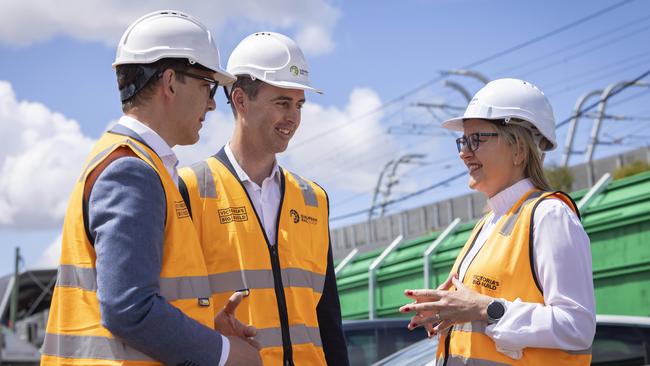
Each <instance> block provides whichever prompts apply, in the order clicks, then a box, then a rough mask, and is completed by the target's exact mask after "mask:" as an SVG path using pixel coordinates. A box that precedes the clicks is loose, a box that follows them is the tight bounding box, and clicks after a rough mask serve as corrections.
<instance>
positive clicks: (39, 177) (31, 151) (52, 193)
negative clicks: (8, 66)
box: [0, 81, 93, 229]
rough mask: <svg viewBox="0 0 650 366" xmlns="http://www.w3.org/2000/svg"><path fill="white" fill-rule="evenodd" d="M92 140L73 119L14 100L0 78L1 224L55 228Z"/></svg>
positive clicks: (35, 104) (39, 105) (35, 105)
mask: <svg viewBox="0 0 650 366" xmlns="http://www.w3.org/2000/svg"><path fill="white" fill-rule="evenodd" d="M92 143H93V140H92V139H90V138H88V137H86V136H84V135H83V134H82V132H81V130H80V127H79V124H78V123H77V122H76V121H74V120H71V119H67V118H66V117H65V116H63V115H61V114H60V113H56V112H53V111H51V110H49V109H48V108H47V107H45V106H44V105H42V104H40V103H34V102H27V101H18V100H16V95H15V94H14V91H13V89H12V87H11V84H9V83H7V82H4V81H0V210H2V211H1V212H2V213H3V214H2V215H0V227H2V226H11V227H16V228H28V229H29V228H40V229H43V228H52V227H57V226H60V224H61V219H62V218H63V215H64V213H65V209H66V206H67V201H68V196H69V194H70V192H71V189H72V186H73V184H74V180H75V179H76V178H77V177H78V176H79V173H80V171H81V167H82V164H83V161H84V159H85V157H86V155H87V153H88V151H89V150H90V147H91V146H92Z"/></svg>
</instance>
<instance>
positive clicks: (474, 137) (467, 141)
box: [456, 132, 499, 152]
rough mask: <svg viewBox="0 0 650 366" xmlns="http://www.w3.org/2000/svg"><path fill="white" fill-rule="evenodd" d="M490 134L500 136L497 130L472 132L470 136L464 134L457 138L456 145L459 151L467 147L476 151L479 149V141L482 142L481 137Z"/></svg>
mask: <svg viewBox="0 0 650 366" xmlns="http://www.w3.org/2000/svg"><path fill="white" fill-rule="evenodd" d="M490 136H499V134H498V133H496V132H476V133H472V134H470V135H469V136H463V137H459V138H457V139H456V147H457V148H458V152H461V150H463V149H464V148H465V147H467V148H468V149H469V151H476V150H477V149H478V146H479V143H480V142H481V137H490Z"/></svg>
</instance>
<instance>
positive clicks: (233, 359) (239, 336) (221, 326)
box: [214, 292, 262, 366]
mask: <svg viewBox="0 0 650 366" xmlns="http://www.w3.org/2000/svg"><path fill="white" fill-rule="evenodd" d="M243 298H244V294H243V293H242V292H235V293H233V294H232V296H230V298H229V299H228V302H227V303H226V305H225V306H224V307H223V309H221V311H219V312H218V313H217V316H216V317H215V318H214V328H215V329H216V330H217V331H218V332H219V333H221V334H222V335H224V336H226V337H228V340H229V341H230V352H229V354H228V360H227V361H226V365H227V366H230V365H232V366H236V365H262V359H261V358H260V353H259V350H260V343H259V342H258V341H256V340H255V339H254V338H253V337H255V335H256V334H257V329H256V328H255V327H254V326H252V325H245V324H244V323H242V322H240V321H239V320H238V319H237V318H236V317H235V310H236V309H237V306H239V304H240V303H241V302H242V299H243Z"/></svg>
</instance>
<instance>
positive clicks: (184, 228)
mask: <svg viewBox="0 0 650 366" xmlns="http://www.w3.org/2000/svg"><path fill="white" fill-rule="evenodd" d="M118 148H128V149H131V150H132V151H133V153H134V155H135V156H137V157H139V158H140V159H142V160H144V161H145V162H146V163H148V164H149V165H150V166H151V167H152V168H153V169H154V170H155V171H156V172H157V173H158V176H159V177H160V180H161V182H162V185H163V188H164V190H165V198H166V201H167V218H166V222H165V233H164V243H163V257H162V266H161V270H160V295H161V296H163V297H165V298H166V299H167V300H168V301H169V302H170V303H171V304H172V305H174V306H175V307H177V308H178V309H180V310H181V311H182V312H183V313H185V314H186V315H187V316H189V317H191V318H193V319H195V320H196V321H198V322H200V323H202V324H203V325H205V326H206V327H209V328H212V329H214V315H215V312H214V308H213V306H212V304H210V285H209V282H208V277H207V274H208V273H207V269H206V266H205V262H204V260H203V252H202V250H201V246H200V244H199V240H198V237H197V235H196V231H195V229H194V226H193V225H192V220H191V219H190V217H189V214H188V212H187V208H186V207H185V204H184V202H183V199H182V197H181V195H180V193H179V192H178V189H177V188H176V185H175V184H174V182H173V180H172V178H171V177H170V176H169V173H168V172H167V170H166V169H165V167H164V165H163V163H162V161H161V160H160V158H159V157H158V156H157V155H156V154H155V153H154V152H153V150H151V149H150V148H149V147H147V146H146V145H144V144H143V143H141V142H139V141H137V140H135V139H133V138H130V137H127V136H123V135H120V134H116V133H111V132H107V133H105V134H104V135H103V136H102V137H101V138H100V139H99V141H98V142H97V144H95V146H94V147H93V149H92V152H91V153H90V155H89V158H88V160H87V162H86V165H85V166H86V167H85V169H84V171H83V173H82V175H81V177H80V179H78V180H77V182H76V184H75V186H74V189H73V192H72V196H71V198H70V203H69V205H68V210H67V213H66V216H65V221H64V224H63V236H62V248H61V259H60V263H59V269H58V277H57V282H56V287H55V288H54V297H53V298H52V305H51V307H50V314H49V319H48V323H47V331H46V335H45V342H44V344H43V349H42V357H41V365H70V366H73V365H74V366H77V365H78V366H81V365H84V366H85V365H161V363H159V362H157V361H155V360H153V359H151V358H150V357H148V356H147V355H145V354H143V353H141V352H139V351H138V350H136V349H133V348H131V347H129V346H128V345H127V344H125V343H124V342H122V341H121V340H120V339H116V338H115V337H114V336H113V335H112V334H111V333H110V332H109V331H108V330H107V329H106V328H104V327H103V326H102V325H101V316H100V310H99V301H98V300H97V279H96V278H97V272H96V268H95V261H96V253H95V249H94V247H93V244H92V243H91V241H90V239H89V237H88V235H87V234H86V230H85V226H84V214H83V193H84V186H85V183H86V179H87V178H88V176H89V175H90V173H91V172H92V171H93V170H94V169H95V168H96V167H97V166H98V165H99V164H100V163H101V162H103V161H104V160H105V159H106V158H107V157H109V156H110V155H111V153H113V152H114V151H115V150H116V149H118ZM151 336H155V334H152V335H151Z"/></svg>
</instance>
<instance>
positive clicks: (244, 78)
mask: <svg viewBox="0 0 650 366" xmlns="http://www.w3.org/2000/svg"><path fill="white" fill-rule="evenodd" d="M263 83H264V82H263V81H261V80H260V79H255V80H253V78H251V77H250V76H248V75H237V80H236V81H235V83H234V84H232V86H231V87H230V88H231V89H230V94H228V102H230V109H232V113H233V115H234V116H235V117H237V110H236V109H235V105H234V104H233V103H232V100H231V96H232V92H233V91H234V90H235V89H237V88H239V89H241V90H242V91H243V92H244V94H246V96H247V97H248V98H250V99H255V98H257V93H259V91H260V88H261V87H262V84H263Z"/></svg>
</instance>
